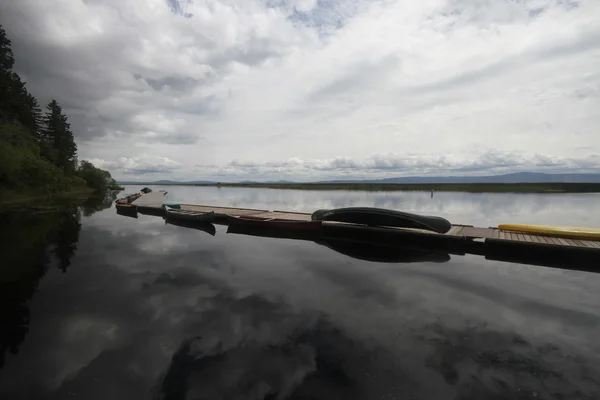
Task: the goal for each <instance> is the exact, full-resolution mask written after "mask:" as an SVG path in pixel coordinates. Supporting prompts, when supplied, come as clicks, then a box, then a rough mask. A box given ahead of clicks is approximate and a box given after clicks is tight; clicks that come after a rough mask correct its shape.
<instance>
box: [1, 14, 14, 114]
mask: <svg viewBox="0 0 600 400" xmlns="http://www.w3.org/2000/svg"><path fill="white" fill-rule="evenodd" d="M14 63H15V58H14V56H13V52H12V49H11V42H10V40H9V39H8V38H7V37H6V31H5V30H4V29H2V26H0V121H10V120H12V118H13V117H14V116H13V115H12V113H11V109H12V106H11V104H12V103H13V96H12V81H13V72H12V68H13V65H14Z"/></svg>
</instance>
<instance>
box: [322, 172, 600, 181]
mask: <svg viewBox="0 0 600 400" xmlns="http://www.w3.org/2000/svg"><path fill="white" fill-rule="evenodd" d="M562 182H568V183H600V174H572V173H571V174H544V173H540V172H517V173H514V174H506V175H490V176H407V177H398V178H385V179H371V180H352V181H349V180H333V181H323V182H319V183H403V184H407V183H414V184H418V183H463V184H464V183H562Z"/></svg>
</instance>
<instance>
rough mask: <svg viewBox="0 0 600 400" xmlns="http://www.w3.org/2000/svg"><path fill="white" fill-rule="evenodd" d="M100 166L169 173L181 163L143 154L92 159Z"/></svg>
mask: <svg viewBox="0 0 600 400" xmlns="http://www.w3.org/2000/svg"><path fill="white" fill-rule="evenodd" d="M90 161H91V162H92V163H93V164H94V165H96V166H98V167H99V168H103V169H109V170H113V171H117V172H120V173H122V174H133V175H138V174H142V175H143V174H157V173H168V172H171V171H174V170H176V169H177V168H179V163H178V162H176V161H173V160H170V159H168V158H166V157H160V156H151V155H146V154H142V155H140V156H136V157H130V158H127V157H120V158H118V159H116V160H114V161H107V160H102V159H97V158H94V159H91V160H90Z"/></svg>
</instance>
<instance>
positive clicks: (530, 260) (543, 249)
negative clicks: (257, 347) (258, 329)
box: [131, 192, 600, 272]
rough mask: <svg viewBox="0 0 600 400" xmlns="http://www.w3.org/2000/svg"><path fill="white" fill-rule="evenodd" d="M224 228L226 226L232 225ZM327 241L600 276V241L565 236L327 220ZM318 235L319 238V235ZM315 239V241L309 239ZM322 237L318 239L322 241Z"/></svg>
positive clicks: (160, 198) (140, 202) (155, 210)
mask: <svg viewBox="0 0 600 400" xmlns="http://www.w3.org/2000/svg"><path fill="white" fill-rule="evenodd" d="M164 194H165V192H151V193H148V194H146V195H143V196H142V197H140V198H139V199H137V200H136V201H134V202H133V203H132V206H131V207H135V208H136V209H137V211H138V212H139V213H141V214H147V215H155V216H164V213H165V211H164V207H163V202H164ZM180 205H181V209H183V210H189V211H198V212H211V211H213V212H215V213H216V214H227V215H231V216H253V217H261V218H277V219H288V220H295V221H298V220H301V221H310V220H311V214H309V213H301V212H289V211H279V210H261V209H248V208H232V207H218V206H208V205H194V204H180ZM222 224H224V225H226V224H227V221H223V222H222ZM231 233H247V234H251V235H254V236H267V237H282V238H290V239H293V238H300V239H302V237H294V235H295V236H298V235H297V234H290V233H289V232H288V233H286V232H269V231H268V229H262V230H260V229H259V230H257V229H252V230H251V231H248V232H240V229H237V228H236V232H231ZM320 235H321V236H322V237H329V238H331V237H336V238H339V237H342V238H344V239H345V240H352V241H356V242H361V243H364V242H372V243H374V244H377V245H387V246H397V245H402V246H412V247H417V248H421V249H423V248H428V249H432V250H439V251H444V252H447V253H449V254H457V255H464V254H476V255H481V256H485V257H486V258H487V259H492V260H499V261H509V262H518V263H525V264H535V265H544V266H557V267H560V268H567V269H578V270H586V271H593V272H600V241H594V240H581V239H572V238H565V237H559V236H546V235H532V234H527V233H518V232H509V231H503V230H500V229H497V228H494V227H488V228H483V227H474V226H470V225H453V226H452V228H451V229H450V230H449V231H448V232H447V233H444V234H439V233H434V232H430V231H424V230H417V229H407V228H393V227H366V226H363V225H354V224H347V223H340V222H328V221H324V222H323V224H322V232H321V233H320ZM313 236H314V235H313ZM308 239H309V240H313V239H315V238H314V237H312V236H309V238H308ZM317 239H318V238H317Z"/></svg>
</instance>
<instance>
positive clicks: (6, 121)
mask: <svg viewBox="0 0 600 400" xmlns="http://www.w3.org/2000/svg"><path fill="white" fill-rule="evenodd" d="M14 63H15V58H14V55H13V52H12V43H11V41H10V39H9V38H8V37H7V35H6V31H5V30H4V29H3V27H2V26H1V25H0V191H6V192H12V193H39V194H44V195H52V194H58V193H63V192H70V191H78V190H81V191H83V190H86V189H88V188H91V189H93V190H94V191H96V192H104V191H105V190H106V189H109V188H111V187H117V184H116V182H115V180H114V179H113V178H112V177H111V175H110V172H108V171H105V170H102V169H99V168H96V167H95V166H94V165H93V164H92V163H90V162H88V161H81V162H80V161H79V160H78V158H77V144H76V143H75V137H74V134H73V131H72V129H71V125H70V123H69V121H68V118H67V115H66V114H65V113H64V111H63V109H62V107H61V105H60V104H59V103H58V102H57V101H56V100H51V101H50V102H49V103H48V104H47V105H46V106H45V110H44V111H42V108H41V107H40V104H39V102H38V100H37V99H36V98H35V97H34V96H33V95H32V94H31V93H30V92H29V91H28V90H27V87H26V84H25V82H24V81H23V80H22V79H21V77H20V76H19V75H18V74H17V73H16V72H14V71H13V67H14Z"/></svg>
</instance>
